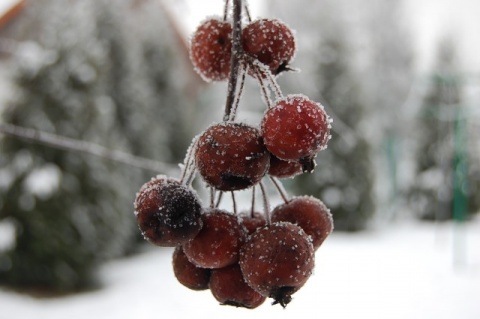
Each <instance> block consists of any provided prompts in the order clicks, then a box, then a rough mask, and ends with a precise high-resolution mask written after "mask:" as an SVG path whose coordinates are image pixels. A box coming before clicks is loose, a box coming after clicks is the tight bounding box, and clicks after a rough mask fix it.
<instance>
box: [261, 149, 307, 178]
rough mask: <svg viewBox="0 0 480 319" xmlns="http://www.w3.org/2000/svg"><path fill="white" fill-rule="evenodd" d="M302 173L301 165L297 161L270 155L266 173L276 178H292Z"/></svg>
mask: <svg viewBox="0 0 480 319" xmlns="http://www.w3.org/2000/svg"><path fill="white" fill-rule="evenodd" d="M301 173H303V166H302V164H301V163H300V162H299V161H284V160H281V159H279V158H278V157H276V156H274V155H270V167H269V168H268V174H269V175H271V176H273V177H278V178H289V177H290V178H292V177H295V176H297V175H299V174H301Z"/></svg>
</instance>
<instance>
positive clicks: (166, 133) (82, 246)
mask: <svg viewBox="0 0 480 319" xmlns="http://www.w3.org/2000/svg"><path fill="white" fill-rule="evenodd" d="M152 6H153V7H152ZM138 10H140V9H138ZM141 10H143V11H142V12H134V11H133V9H132V7H130V2H129V1H114V2H111V1H98V0H89V1H84V0H82V1H58V0H50V1H41V2H31V3H29V6H28V7H27V12H26V13H25V14H26V15H27V18H24V19H22V20H21V22H22V26H21V27H19V29H20V30H22V33H24V34H28V35H29V37H30V42H28V43H29V46H30V47H33V48H35V49H36V50H34V51H32V50H31V49H30V50H29V51H28V52H29V53H32V52H33V53H36V54H35V55H34V56H30V58H29V59H28V60H26V59H21V58H20V59H18V60H17V61H16V65H17V71H16V72H15V79H14V80H15V82H16V84H17V86H18V97H17V98H16V99H15V101H13V103H12V104H11V106H10V107H9V108H8V109H7V110H6V111H5V112H4V113H3V114H2V121H4V122H7V123H12V124H16V125H20V126H25V127H29V128H35V129H38V130H42V131H46V132H50V133H55V134H58V135H62V136H67V137H71V138H76V139H79V140H84V141H88V142H94V143H98V144H101V145H105V146H108V147H111V148H113V149H119V150H123V151H125V152H129V153H132V154H135V155H139V156H144V157H149V158H152V159H157V160H162V161H166V162H178V161H180V160H182V158H179V157H177V156H176V153H182V156H183V153H184V150H185V148H186V145H188V143H189V141H185V140H182V139H181V137H182V132H183V131H185V130H186V129H185V127H187V125H186V124H185V123H183V122H180V120H179V118H178V115H177V114H178V113H181V112H183V111H182V107H183V106H182V105H187V102H186V100H185V99H184V98H183V96H182V94H181V89H182V84H181V80H176V81H172V79H173V78H178V76H177V74H176V69H175V61H176V60H175V54H176V53H175V52H174V50H175V48H174V47H173V46H172V45H171V43H172V41H171V39H170V37H169V34H168V30H169V29H168V26H167V25H166V23H165V19H164V18H163V17H162V16H161V14H162V12H161V8H160V7H158V6H154V4H153V2H148V3H146V4H145V7H143V9H141ZM28 16H30V17H35V19H31V20H30V19H28ZM38 22H40V23H38ZM30 23H31V24H30ZM145 28H150V29H152V30H157V32H155V34H153V33H145V30H146V29H145ZM159 30H161V31H159ZM0 142H1V144H0V148H1V151H0V167H1V170H0V172H1V173H2V174H3V176H6V177H7V179H6V180H7V182H6V183H2V186H1V187H0V220H4V221H8V222H10V223H11V224H13V225H14V226H15V230H16V232H15V243H14V246H13V247H12V248H11V249H10V250H7V251H2V252H0V265H4V267H0V283H4V284H13V285H17V286H26V287H32V286H33V287H42V288H47V289H54V290H72V289H78V288H82V287H85V286H86V285H89V284H90V283H92V282H93V281H94V271H95V269H96V266H97V265H98V264H99V263H101V262H103V261H105V260H107V259H110V258H113V257H116V256H120V255H122V254H125V253H126V252H127V251H129V250H130V249H131V248H132V247H133V245H134V244H135V242H136V241H137V238H138V237H139V231H138V229H137V226H136V223H135V218H134V216H133V204H132V203H133V200H134V196H135V192H136V191H137V190H138V189H139V187H140V185H142V184H143V183H144V182H145V181H146V180H148V179H150V177H151V176H153V175H154V174H155V173H154V172H146V171H141V170H139V169H135V168H130V167H125V166H122V165H120V164H114V163H112V162H108V161H106V160H102V159H99V158H91V157H89V156H82V155H79V154H75V153H72V152H68V151H67V152H66V151H61V150H56V149H51V148H49V147H47V146H44V145H34V144H25V143H23V142H19V141H18V140H15V139H12V138H3V139H2V140H1V141H0ZM175 144H176V145H175ZM173 146H176V147H177V148H181V149H182V150H181V152H180V151H171V150H172V149H173ZM159 173H160V172H159ZM5 265H6V266H5Z"/></svg>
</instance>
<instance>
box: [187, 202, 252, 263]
mask: <svg viewBox="0 0 480 319" xmlns="http://www.w3.org/2000/svg"><path fill="white" fill-rule="evenodd" d="M202 221H203V228H202V230H201V231H200V232H199V233H198V235H197V236H196V237H195V238H193V239H192V240H190V241H189V242H187V243H185V244H184V245H183V251H184V252H185V254H186V255H187V257H188V259H189V260H190V261H191V262H192V263H194V264H195V265H197V266H198V267H202V268H222V267H226V266H228V265H231V264H234V263H236V262H237V261H238V256H239V251H240V247H241V246H242V245H243V243H244V242H245V237H246V230H245V228H243V226H241V225H240V223H239V221H238V218H237V216H235V215H233V214H230V213H228V212H226V211H222V210H219V209H214V210H210V211H208V212H206V213H204V214H202Z"/></svg>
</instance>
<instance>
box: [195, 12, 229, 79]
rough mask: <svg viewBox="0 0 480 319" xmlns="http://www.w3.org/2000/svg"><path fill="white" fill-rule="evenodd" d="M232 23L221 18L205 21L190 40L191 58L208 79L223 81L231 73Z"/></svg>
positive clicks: (203, 76)
mask: <svg viewBox="0 0 480 319" xmlns="http://www.w3.org/2000/svg"><path fill="white" fill-rule="evenodd" d="M231 52H232V25H231V23H230V22H228V21H223V20H221V19H220V18H210V19H208V20H205V21H203V22H202V23H201V24H200V26H199V27H198V28H197V30H196V31H195V32H194V34H193V36H192V38H191V41H190V59H191V60H192V63H193V65H194V67H195V70H196V71H197V72H198V74H200V76H201V77H202V78H203V79H204V80H206V81H222V80H225V79H227V78H228V75H229V74H230V59H231V55H232V53H231Z"/></svg>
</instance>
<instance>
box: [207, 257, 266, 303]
mask: <svg viewBox="0 0 480 319" xmlns="http://www.w3.org/2000/svg"><path fill="white" fill-rule="evenodd" d="M210 291H211V292H212V294H213V296H214V297H215V299H217V300H218V301H219V302H220V303H221V304H223V305H229V306H235V307H244V308H249V309H253V308H256V307H258V306H260V305H261V304H262V303H263V302H264V301H265V299H266V297H264V296H262V295H261V294H259V293H258V292H256V291H255V290H253V289H252V288H251V287H250V286H249V285H247V283H246V282H245V279H243V274H242V271H241V270H240V266H239V265H238V264H233V265H231V266H228V267H225V268H220V269H213V270H212V275H211V278H210Z"/></svg>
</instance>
